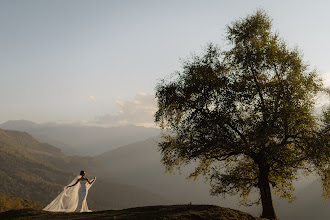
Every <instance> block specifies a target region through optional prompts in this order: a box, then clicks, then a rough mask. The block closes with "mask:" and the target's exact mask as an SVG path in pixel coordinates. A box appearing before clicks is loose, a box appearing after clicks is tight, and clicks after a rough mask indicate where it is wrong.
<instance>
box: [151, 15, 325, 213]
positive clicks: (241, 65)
mask: <svg viewBox="0 0 330 220" xmlns="http://www.w3.org/2000/svg"><path fill="white" fill-rule="evenodd" d="M271 23H272V22H271V19H270V18H269V17H268V15H267V14H266V13H265V12H263V11H262V10H258V11H256V13H254V14H252V15H250V16H247V17H246V18H244V19H240V20H237V21H235V22H233V23H231V24H230V25H229V26H227V37H226V40H227V42H228V43H229V44H228V46H227V48H226V50H223V51H220V49H219V48H218V47H216V46H214V45H212V44H210V45H208V46H207V48H206V50H205V52H204V53H203V54H202V55H201V56H197V55H193V56H192V58H191V59H188V60H187V61H185V62H183V69H182V71H180V72H177V73H176V74H174V75H173V77H172V78H170V79H167V80H162V81H161V82H160V83H159V84H158V85H157V87H156V98H157V100H158V111H157V112H156V114H155V121H156V122H157V123H158V124H159V125H160V126H161V128H162V129H164V130H165V131H166V132H165V133H164V136H163V140H162V142H161V143H160V144H159V149H160V151H161V153H162V162H163V164H165V166H166V169H167V170H168V171H173V169H174V168H180V167H181V166H184V165H187V164H189V163H191V162H195V163H194V164H196V167H195V171H194V172H193V173H192V174H191V177H197V176H198V175H200V174H202V175H204V176H206V177H207V178H208V179H209V180H210V184H211V193H212V194H214V195H218V194H226V193H228V194H231V195H233V194H239V195H240V196H242V198H243V201H244V202H250V201H248V196H249V195H250V194H251V193H252V192H255V191H257V192H259V195H260V199H259V201H261V203H262V208H263V212H262V216H263V217H266V218H269V219H277V217H276V214H275V211H274V208H273V203H272V192H274V193H276V194H277V195H279V196H280V197H283V198H287V199H289V200H292V199H293V191H294V188H293V186H292V182H293V180H295V179H297V177H298V176H299V173H300V172H299V171H301V170H303V171H308V172H313V171H315V172H317V173H318V174H320V175H321V177H322V180H323V185H324V189H325V192H328V190H329V138H328V136H327V135H326V134H327V133H329V126H330V111H328V114H327V113H326V112H327V111H325V114H324V117H323V119H322V120H320V119H318V118H317V117H316V116H315V114H314V112H315V111H314V105H315V98H316V95H317V94H318V92H320V91H321V90H322V80H321V78H320V77H319V75H318V74H317V72H316V71H310V70H309V69H308V65H306V64H305V63H304V62H303V60H302V55H301V53H300V52H299V51H298V49H297V48H295V49H290V48H288V46H287V45H286V43H285V41H283V40H282V39H281V38H279V36H278V34H277V33H274V32H272V29H271ZM328 122H329V123H328ZM305 173H306V172H305ZM327 195H328V194H326V193H325V196H327ZM252 202H258V201H252Z"/></svg>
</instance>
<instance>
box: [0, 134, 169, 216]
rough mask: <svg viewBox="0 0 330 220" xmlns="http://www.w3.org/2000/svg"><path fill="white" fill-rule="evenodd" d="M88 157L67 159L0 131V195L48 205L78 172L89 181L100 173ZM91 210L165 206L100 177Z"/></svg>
mask: <svg viewBox="0 0 330 220" xmlns="http://www.w3.org/2000/svg"><path fill="white" fill-rule="evenodd" d="M102 167H103V165H102V164H100V163H99V161H97V160H96V159H95V158H91V157H78V156H75V157H68V156H66V155H64V154H63V153H62V152H61V151H60V150H59V149H58V148H56V147H53V146H51V145H49V144H42V143H40V142H38V141H37V140H36V139H34V138H33V137H32V136H30V135H29V134H27V133H24V132H19V131H8V130H1V129H0V186H1V187H0V193H3V194H6V195H12V196H16V197H21V198H26V199H30V200H32V201H36V202H40V203H42V204H48V203H49V202H51V201H52V200H53V199H54V198H55V197H56V196H57V195H58V194H59V193H60V192H61V191H62V189H63V187H64V186H65V185H67V184H68V183H69V182H70V181H71V180H72V179H73V177H74V176H76V175H77V173H79V171H80V170H86V171H87V174H88V176H89V177H93V176H94V175H96V171H97V172H99V173H103V168H102ZM88 202H89V207H90V208H91V209H92V210H100V209H117V208H128V207H132V206H145V205H156V204H167V203H168V201H167V200H166V199H163V198H162V197H161V196H158V195H157V194H155V193H150V192H148V191H147V190H145V189H143V188H139V187H136V186H129V185H125V184H121V183H116V182H114V181H112V180H111V178H107V179H105V176H100V178H98V179H97V181H96V182H95V184H94V186H93V187H92V188H91V190H90V193H89V197H88Z"/></svg>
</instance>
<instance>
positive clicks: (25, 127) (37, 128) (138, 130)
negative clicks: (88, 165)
mask: <svg viewBox="0 0 330 220" xmlns="http://www.w3.org/2000/svg"><path fill="white" fill-rule="evenodd" d="M0 128H2V129H6V130H16V131H24V132H27V133H29V134H30V135H32V136H33V137H34V138H36V139H37V140H38V141H40V142H43V143H49V144H51V145H53V146H55V147H58V148H60V149H61V150H62V151H63V152H64V153H66V154H67V155H91V156H92V155H97V154H100V153H103V152H106V151H109V150H111V149H114V148H116V147H120V146H123V145H126V144H130V143H134V142H137V141H141V140H145V139H147V138H149V137H153V136H156V135H158V134H159V133H160V131H159V129H156V128H146V127H141V126H134V125H127V126H120V127H108V128H103V127H93V126H82V125H80V124H56V123H46V124H37V123H34V122H31V121H26V120H14V121H7V122H5V123H3V124H0Z"/></svg>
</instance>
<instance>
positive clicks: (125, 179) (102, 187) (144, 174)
mask: <svg viewBox="0 0 330 220" xmlns="http://www.w3.org/2000/svg"><path fill="white" fill-rule="evenodd" d="M37 126H38V125H37ZM58 129H59V128H58ZM113 129H115V128H113ZM0 131H1V130H0ZM2 132H3V133H5V134H7V136H8V134H11V135H12V136H13V137H12V139H10V138H8V137H7V138H5V137H6V135H3V134H2V133H0V157H1V158H0V159H1V161H2V158H7V157H8V158H9V156H8V155H7V154H8V152H11V151H12V150H13V149H16V150H14V152H12V155H16V154H17V155H16V156H17V157H21V156H19V155H22V154H23V155H28V156H25V157H24V158H32V159H33V163H36V164H38V165H34V166H33V165H32V164H33V163H32V162H31V161H30V162H29V163H24V164H21V165H19V168H18V170H19V171H20V169H21V167H30V166H32V167H41V168H39V169H38V170H36V171H33V170H32V171H33V175H39V174H40V175H39V178H40V179H41V180H42V181H41V182H43V181H44V182H45V184H46V183H47V184H49V185H47V186H48V188H47V189H48V190H49V192H50V193H49V196H48V197H47V198H43V197H42V196H40V195H39V197H40V198H42V199H39V198H38V200H35V199H34V197H33V196H35V195H32V194H33V193H34V191H33V190H29V191H28V193H25V194H23V193H21V194H20V195H28V196H25V197H24V196H21V197H23V198H30V199H32V200H33V201H40V202H43V203H44V204H47V202H50V200H51V198H53V196H54V195H56V194H57V193H58V192H59V191H60V190H61V187H63V186H64V185H65V184H67V183H68V182H69V181H70V180H71V178H72V177H73V176H74V174H73V172H74V173H77V172H79V171H80V170H81V169H85V170H86V171H87V174H88V176H90V177H91V178H92V177H93V176H94V175H95V176H97V177H98V179H97V182H96V183H95V185H94V186H93V187H92V188H91V190H90V193H89V196H88V199H89V200H88V201H89V205H90V208H92V209H121V208H129V207H134V206H143V205H159V204H190V203H193V204H214V205H219V206H222V207H230V208H235V209H239V210H242V211H247V212H250V213H253V214H255V215H260V213H261V209H260V206H253V207H242V206H241V207H240V206H238V205H237V204H238V198H237V197H226V198H225V199H224V198H222V197H214V196H210V195H209V185H208V184H207V183H205V182H204V181H203V179H199V180H197V181H189V180H187V179H186V177H187V176H188V174H189V172H190V171H191V170H192V166H193V165H192V166H190V167H189V166H188V167H187V168H185V169H182V171H181V175H180V174H176V175H170V174H168V173H165V169H164V166H163V165H162V164H161V162H160V159H161V155H160V152H159V151H158V147H157V145H158V143H159V141H160V140H161V138H160V136H159V135H157V136H155V137H152V138H148V139H145V140H142V141H137V142H134V143H129V144H127V145H124V146H122V147H116V148H114V149H111V150H109V151H106V152H103V153H100V154H98V155H96V156H67V155H65V154H64V153H62V152H61V150H60V149H59V148H57V147H54V146H51V145H49V144H42V143H40V142H38V141H37V140H35V139H34V138H32V137H31V136H30V135H28V134H27V133H23V132H15V131H3V130H2ZM11 135H9V136H11ZM24 137H25V138H24ZM2 139H5V142H6V141H7V142H9V143H12V144H11V146H12V147H10V148H9V149H11V150H8V147H7V148H6V149H7V150H1V149H2V148H3V147H2V146H3V145H4V144H3V142H4V140H2ZM18 140H21V141H18ZM58 140H59V141H61V140H60V139H58ZM1 141H2V142H1ZM25 142H29V144H27V143H25ZM22 143H25V144H22ZM5 146H6V145H5ZM7 146H9V144H8V143H7ZM27 146H28V147H27ZM3 155H4V156H3ZM6 155H7V156H6ZM5 160H8V159H5ZM19 160H20V159H19ZM1 161H0V163H1ZM13 161H15V159H10V160H9V162H8V163H9V166H12V165H10V164H11V163H14V162H13ZM22 161H24V160H22ZM20 163H21V161H20ZM14 164H15V163H14ZM40 164H41V165H40ZM2 167H3V166H2V164H0V179H4V178H3V177H4V175H3V172H5V174H8V173H9V175H12V174H11V173H10V171H8V170H5V171H3V169H2ZM54 169H55V170H54ZM29 170H30V169H27V168H26V169H23V171H20V172H21V173H22V172H27V175H32V174H30V173H29V172H30V171H29ZM52 172H54V173H55V174H56V173H58V174H56V175H58V176H59V177H58V178H59V179H61V180H62V181H59V180H58V178H53V179H49V178H50V177H49V176H51V177H52V174H49V173H52ZM11 178H13V179H15V178H16V177H15V178H14V177H11ZM47 178H48V179H47ZM54 179H55V180H54ZM36 182H38V181H36ZM38 184H39V182H38ZM51 184H55V185H51ZM56 184H57V185H56ZM56 187H57V188H56ZM9 188H10V187H9ZM27 188H30V185H29V187H27ZM44 188H45V187H44ZM55 188H56V190H53V189H55ZM53 191H55V192H53ZM0 192H2V191H1V189H0ZM8 192H10V194H11V195H18V192H20V191H19V190H18V189H11V191H8ZM46 192H48V191H47V190H46V189H45V190H44V191H43V193H46ZM14 193H16V194H14ZM43 193H41V194H42V195H43ZM296 195H297V201H295V202H294V203H293V204H289V203H287V202H286V201H283V200H280V199H276V198H274V205H275V208H276V212H277V214H278V216H279V217H280V219H281V220H289V219H296V218H298V219H308V218H307V217H306V216H309V217H310V216H313V218H316V219H320V220H321V219H329V217H330V213H329V211H328V210H329V209H328V207H329V205H330V204H329V202H330V201H329V200H327V201H322V199H321V198H320V195H321V187H320V184H319V183H318V181H317V180H315V178H312V179H310V180H309V181H305V183H304V184H301V182H298V183H297V192H296ZM37 197H38V196H37ZM308 213H310V214H308Z"/></svg>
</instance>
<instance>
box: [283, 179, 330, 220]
mask: <svg viewBox="0 0 330 220" xmlns="http://www.w3.org/2000/svg"><path fill="white" fill-rule="evenodd" d="M321 194H322V188H321V183H320V182H319V181H313V182H311V183H310V184H308V185H307V186H305V187H303V188H301V189H299V190H297V193H296V197H297V200H296V201H294V202H293V203H292V204H289V203H288V202H286V201H281V202H279V203H278V204H277V205H278V209H279V212H278V216H279V217H280V219H283V220H291V219H299V220H310V219H317V220H328V219H330V199H328V200H326V201H323V200H322V199H321Z"/></svg>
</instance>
